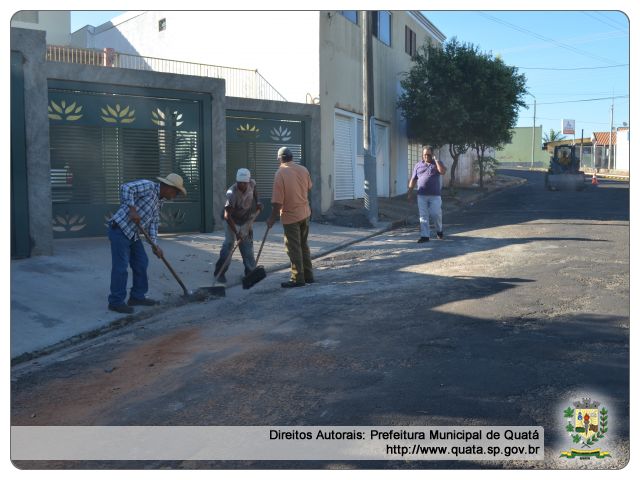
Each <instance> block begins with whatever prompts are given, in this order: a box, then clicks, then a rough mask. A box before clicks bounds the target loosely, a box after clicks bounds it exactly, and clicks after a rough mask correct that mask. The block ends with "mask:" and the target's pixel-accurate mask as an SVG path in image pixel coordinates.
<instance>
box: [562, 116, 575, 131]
mask: <svg viewBox="0 0 640 480" xmlns="http://www.w3.org/2000/svg"><path fill="white" fill-rule="evenodd" d="M562 134H563V135H575V134H576V121H575V120H566V119H564V118H563V119H562Z"/></svg>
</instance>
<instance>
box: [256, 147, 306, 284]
mask: <svg viewBox="0 0 640 480" xmlns="http://www.w3.org/2000/svg"><path fill="white" fill-rule="evenodd" d="M278 160H279V161H280V168H278V171H277V172H276V175H275V178H274V180H273V195H272V197H271V204H272V206H273V209H272V210H271V216H270V217H269V219H268V220H267V226H268V227H269V228H271V227H272V226H273V224H274V223H275V222H276V220H277V216H278V214H280V221H281V222H282V227H283V228H284V244H285V249H286V251H287V255H289V260H291V276H290V279H289V281H288V282H283V283H281V286H282V288H292V287H303V286H304V285H305V284H306V283H313V282H314V278H313V269H312V266H311V252H310V251H309V244H308V242H307V239H308V237H309V220H310V217H311V208H310V207H309V198H308V195H309V190H311V186H312V184H311V177H310V176H309V171H308V170H307V169H306V168H305V167H303V166H302V165H298V164H297V163H295V162H293V155H292V154H291V150H289V149H288V148H287V147H282V148H281V149H280V150H278Z"/></svg>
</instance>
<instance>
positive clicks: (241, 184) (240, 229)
mask: <svg viewBox="0 0 640 480" xmlns="http://www.w3.org/2000/svg"><path fill="white" fill-rule="evenodd" d="M260 210H262V203H260V202H259V201H258V189H257V188H256V182H255V180H252V179H251V172H250V171H249V170H248V169H246V168H240V169H238V172H237V173H236V183H234V184H233V185H231V186H230V187H229V189H228V190H227V202H226V203H225V204H224V214H223V217H222V218H223V219H224V220H225V223H224V243H223V244H222V248H221V249H220V258H218V261H217V262H216V267H215V270H214V272H213V276H214V277H215V278H217V279H218V283H219V284H220V285H226V283H227V278H226V276H225V274H226V272H227V270H228V268H229V266H228V265H227V266H226V267H224V271H220V269H221V268H222V267H223V265H224V264H225V262H226V260H227V257H228V256H229V254H230V253H231V250H232V248H233V244H234V243H235V242H236V241H239V242H240V244H239V245H238V248H239V250H240V254H241V255H242V262H243V263H244V274H245V275H247V274H248V273H249V272H251V271H253V270H254V269H255V268H256V260H255V257H254V255H253V228H252V222H250V219H251V217H252V215H253V214H255V213H256V211H260Z"/></svg>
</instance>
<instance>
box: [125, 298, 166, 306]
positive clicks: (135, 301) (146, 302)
mask: <svg viewBox="0 0 640 480" xmlns="http://www.w3.org/2000/svg"><path fill="white" fill-rule="evenodd" d="M158 303H160V302H158V301H157V300H151V299H150V298H129V301H128V302H127V305H129V306H134V305H140V306H142V307H152V306H153V305H157V304H158Z"/></svg>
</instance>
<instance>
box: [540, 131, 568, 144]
mask: <svg viewBox="0 0 640 480" xmlns="http://www.w3.org/2000/svg"><path fill="white" fill-rule="evenodd" d="M565 138H566V137H565V136H564V135H563V134H561V133H560V132H558V131H556V130H554V129H553V128H551V129H549V133H545V134H544V135H543V136H542V141H543V142H544V143H549V142H559V141H561V140H564V139H565Z"/></svg>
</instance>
